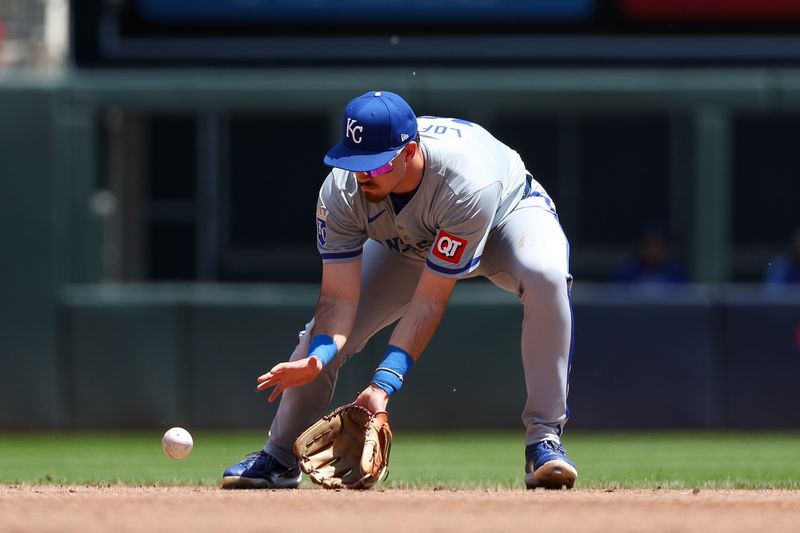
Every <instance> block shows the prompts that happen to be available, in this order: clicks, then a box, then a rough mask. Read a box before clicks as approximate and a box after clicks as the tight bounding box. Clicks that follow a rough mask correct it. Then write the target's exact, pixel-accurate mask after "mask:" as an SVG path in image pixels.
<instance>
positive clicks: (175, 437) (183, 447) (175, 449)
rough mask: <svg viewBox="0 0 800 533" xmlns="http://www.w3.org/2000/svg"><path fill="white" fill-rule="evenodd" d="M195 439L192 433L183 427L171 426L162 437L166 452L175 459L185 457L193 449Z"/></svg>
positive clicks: (162, 444)
mask: <svg viewBox="0 0 800 533" xmlns="http://www.w3.org/2000/svg"><path fill="white" fill-rule="evenodd" d="M192 446H194V440H192V435H191V434H190V433H189V432H188V431H186V430H185V429H183V428H170V429H169V430H167V432H166V433H164V437H163V438H162V439H161V447H162V448H163V449H164V453H166V454H167V455H169V456H170V457H172V458H173V459H183V458H184V457H186V456H187V455H189V453H190V452H191V451H192Z"/></svg>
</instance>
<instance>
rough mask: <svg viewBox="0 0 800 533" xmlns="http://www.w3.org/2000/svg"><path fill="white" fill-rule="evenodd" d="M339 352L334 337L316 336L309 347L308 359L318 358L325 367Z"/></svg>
mask: <svg viewBox="0 0 800 533" xmlns="http://www.w3.org/2000/svg"><path fill="white" fill-rule="evenodd" d="M338 351H339V347H338V346H336V342H335V341H334V340H333V337H331V336H330V335H314V336H313V337H312V338H311V343H310V344H309V346H308V355H307V357H316V358H317V359H319V360H320V362H321V363H322V366H323V367H324V366H325V365H327V364H328V363H330V362H331V361H332V360H333V358H334V357H336V353H337V352H338Z"/></svg>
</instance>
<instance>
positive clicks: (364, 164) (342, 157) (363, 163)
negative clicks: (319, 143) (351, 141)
mask: <svg viewBox="0 0 800 533" xmlns="http://www.w3.org/2000/svg"><path fill="white" fill-rule="evenodd" d="M400 148H402V147H398V148H392V149H391V150H387V151H385V152H378V153H375V152H367V151H362V150H355V149H353V148H350V147H349V146H345V144H344V143H341V142H340V143H339V144H337V145H336V146H334V147H333V148H331V149H330V151H328V153H327V155H326V156H325V158H324V161H325V164H326V165H328V166H332V167H336V168H341V169H344V170H350V171H353V172H369V171H370V170H375V169H376V168H379V167H382V166H383V165H385V164H386V163H388V162H389V161H391V160H392V158H393V157H394V156H395V154H397V151H398V150H399V149H400Z"/></svg>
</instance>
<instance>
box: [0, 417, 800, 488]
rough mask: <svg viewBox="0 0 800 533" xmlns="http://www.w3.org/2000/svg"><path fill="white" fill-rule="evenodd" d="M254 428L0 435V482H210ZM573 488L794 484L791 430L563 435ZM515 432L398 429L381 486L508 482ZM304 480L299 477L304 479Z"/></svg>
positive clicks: (797, 463)
mask: <svg viewBox="0 0 800 533" xmlns="http://www.w3.org/2000/svg"><path fill="white" fill-rule="evenodd" d="M263 438H264V434H263V433H260V432H258V433H256V432H219V431H217V432H203V431H198V432H196V433H195V434H194V439H195V448H194V451H193V452H192V454H191V455H190V456H189V457H188V458H186V459H184V460H182V461H174V460H172V459H169V458H168V457H166V456H165V455H164V453H163V452H162V451H161V444H160V439H161V433H160V432H159V431H154V432H149V433H144V432H140V433H113V434H112V433H92V434H89V433H54V434H43V433H33V434H31V433H5V434H0V484H51V483H52V484H70V485H82V484H106V483H111V484H117V483H122V484H131V485H206V486H215V485H218V484H219V481H220V475H221V473H222V471H223V470H224V469H225V468H226V467H228V466H230V465H231V464H233V463H235V462H236V461H238V460H239V459H240V458H241V457H242V456H243V455H244V454H245V453H247V452H250V451H253V450H255V449H257V448H259V447H260V446H261V445H262V444H263ZM564 444H565V445H566V446H567V449H568V450H569V452H570V456H571V457H572V458H573V459H574V461H575V462H576V463H577V465H578V468H579V472H580V477H579V480H578V487H581V488H595V489H598V488H656V487H662V488H665V489H666V488H676V489H677V488H695V487H697V488H707V489H712V488H719V489H736V488H741V489H767V488H784V489H800V433H753V434H744V433H730V432H724V433H711V432H702V433H687V432H681V433H675V432H669V433H624V434H620V433H613V434H612V433H587V432H578V431H575V432H570V433H569V434H568V435H567V436H566V437H565V439H564ZM522 449H523V447H522V434H521V432H515V433H485V432H484V433H454V434H444V435H432V434H420V433H399V434H397V435H396V436H395V441H394V447H393V449H392V461H391V475H390V476H389V479H388V481H387V483H386V486H388V487H442V488H477V487H506V488H510V487H518V488H521V487H522V486H523V483H522V468H523V457H522ZM304 483H309V482H308V481H307V480H306V481H304Z"/></svg>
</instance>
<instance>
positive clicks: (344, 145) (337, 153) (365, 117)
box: [324, 91, 417, 172]
mask: <svg viewBox="0 0 800 533" xmlns="http://www.w3.org/2000/svg"><path fill="white" fill-rule="evenodd" d="M342 126H343V128H344V134H343V135H342V142H340V143H339V144H337V145H336V146H334V147H333V148H331V149H330V150H329V151H328V154H327V155H326V156H325V159H324V161H325V164H326V165H329V166H332V167H336V168H342V169H344V170H352V171H354V172H368V171H370V170H375V169H376V168H378V167H381V166H383V165H385V164H386V163H388V162H389V161H391V160H392V158H394V156H395V155H396V154H397V152H399V151H400V149H401V148H403V147H404V146H405V145H407V144H408V143H410V142H411V141H413V140H414V138H415V137H416V135H417V117H416V116H415V115H414V111H412V110H411V106H409V105H408V103H407V102H406V101H405V100H403V99H402V98H401V97H400V96H398V95H396V94H395V93H390V92H388V91H370V92H368V93H364V94H362V95H361V96H359V97H357V98H353V99H352V100H350V103H349V104H347V107H345V108H344V117H342Z"/></svg>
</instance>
